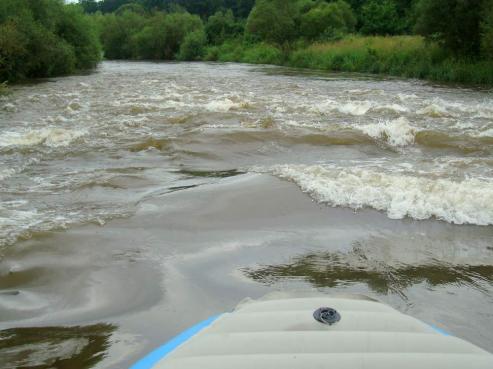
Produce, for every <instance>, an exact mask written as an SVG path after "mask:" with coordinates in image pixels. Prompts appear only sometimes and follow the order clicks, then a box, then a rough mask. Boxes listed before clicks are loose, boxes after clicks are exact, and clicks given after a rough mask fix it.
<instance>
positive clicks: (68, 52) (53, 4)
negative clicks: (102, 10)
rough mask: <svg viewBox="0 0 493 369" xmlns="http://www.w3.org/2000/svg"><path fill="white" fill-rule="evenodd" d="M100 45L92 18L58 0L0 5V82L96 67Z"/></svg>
mask: <svg viewBox="0 0 493 369" xmlns="http://www.w3.org/2000/svg"><path fill="white" fill-rule="evenodd" d="M101 51H102V49H101V44H100V41H99V35H98V32H97V30H96V28H95V26H94V22H93V20H92V18H91V17H89V16H88V15H86V14H85V13H84V12H83V9H82V8H81V7H80V6H78V5H66V4H65V3H64V2H63V1H62V0H0V82H4V81H10V82H12V81H18V80H22V79H27V78H35V77H50V76H55V75H61V74H70V73H74V72H76V71H79V70H84V69H89V68H93V67H94V66H96V64H97V63H98V62H99V61H100V59H101Z"/></svg>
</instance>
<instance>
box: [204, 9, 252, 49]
mask: <svg viewBox="0 0 493 369" xmlns="http://www.w3.org/2000/svg"><path fill="white" fill-rule="evenodd" d="M243 31H244V27H243V24H242V23H240V22H239V21H236V20H235V17H234V15H233V11H232V10H231V9H229V10H227V11H218V12H217V13H215V14H214V15H211V16H210V17H209V19H208V20H207V23H206V25H205V33H206V34H207V40H208V41H209V43H211V44H212V45H218V44H221V43H223V42H224V41H225V40H226V39H228V38H235V37H237V36H239V35H240V34H242V33H243Z"/></svg>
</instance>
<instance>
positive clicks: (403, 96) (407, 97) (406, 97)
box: [397, 94, 418, 102]
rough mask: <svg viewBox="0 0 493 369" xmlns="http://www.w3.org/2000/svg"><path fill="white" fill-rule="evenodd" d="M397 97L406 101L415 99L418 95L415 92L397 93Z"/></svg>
mask: <svg viewBox="0 0 493 369" xmlns="http://www.w3.org/2000/svg"><path fill="white" fill-rule="evenodd" d="M397 98H398V99H399V100H400V101H401V102H406V101H409V100H414V99H417V98H418V96H417V95H415V94H397Z"/></svg>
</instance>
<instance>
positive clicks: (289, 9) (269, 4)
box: [246, 0, 297, 44]
mask: <svg viewBox="0 0 493 369" xmlns="http://www.w3.org/2000/svg"><path fill="white" fill-rule="evenodd" d="M296 10H297V8H296V2H295V1H294V0H257V1H256V2H255V6H254V7H253V9H252V12H251V13H250V15H249V16H248V20H247V24H246V31H247V33H249V34H250V35H252V36H254V37H257V38H259V39H260V40H263V41H269V42H275V43H279V44H282V43H284V42H286V41H290V40H292V39H293V38H294V37H295V36H296V33H297V29H296V23H295V18H296V16H297V12H296Z"/></svg>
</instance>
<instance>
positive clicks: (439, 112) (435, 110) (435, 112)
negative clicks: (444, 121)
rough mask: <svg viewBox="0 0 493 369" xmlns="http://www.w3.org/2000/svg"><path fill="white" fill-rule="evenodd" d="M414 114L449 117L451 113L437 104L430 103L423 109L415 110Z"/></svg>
mask: <svg viewBox="0 0 493 369" xmlns="http://www.w3.org/2000/svg"><path fill="white" fill-rule="evenodd" d="M416 114H419V115H427V116H429V117H432V118H441V117H449V116H451V114H450V113H449V112H448V110H447V109H446V108H445V107H444V106H442V105H438V104H430V105H428V106H426V107H424V108H423V109H420V110H418V111H417V112H416Z"/></svg>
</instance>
